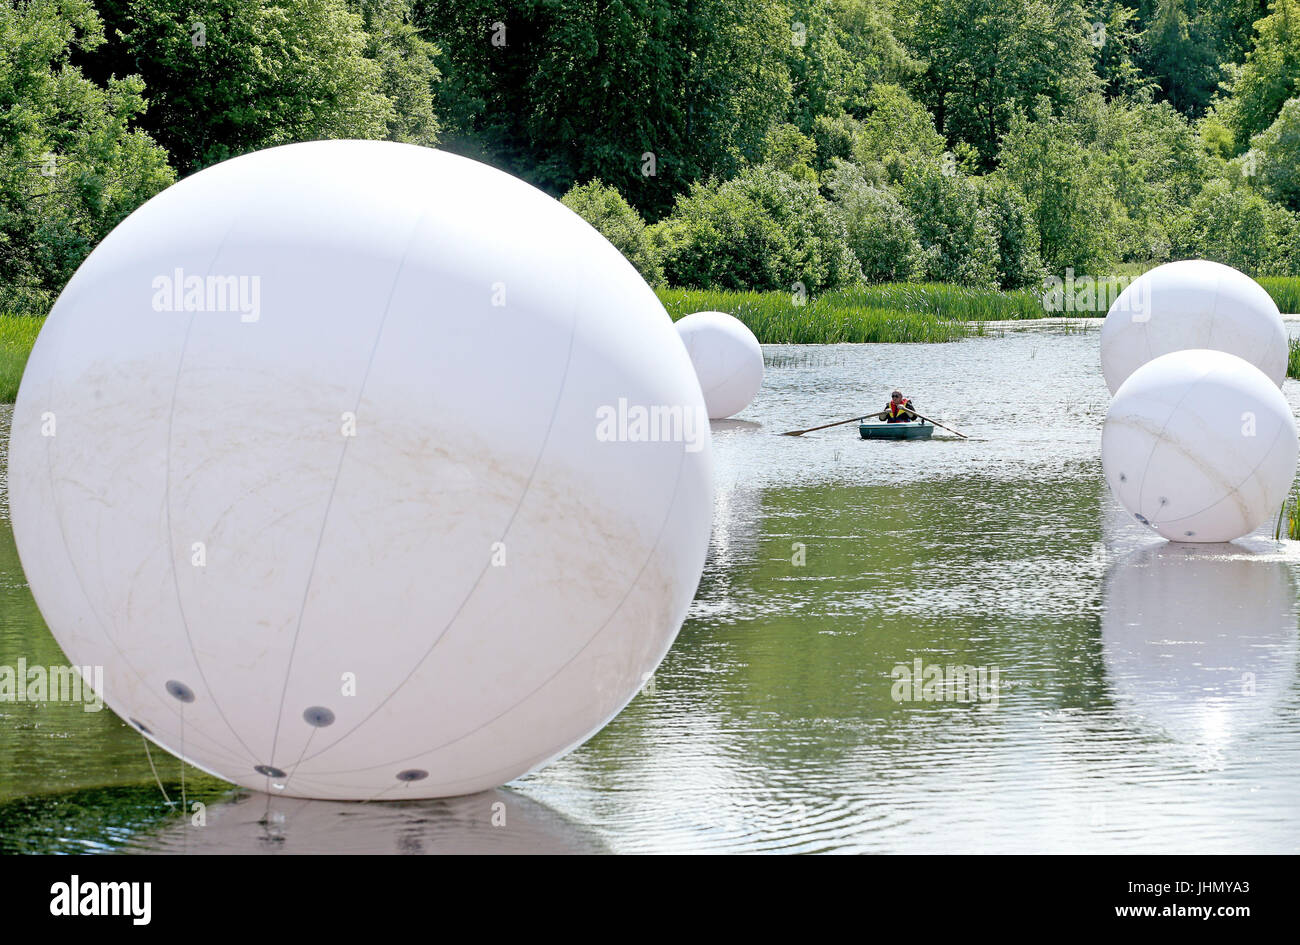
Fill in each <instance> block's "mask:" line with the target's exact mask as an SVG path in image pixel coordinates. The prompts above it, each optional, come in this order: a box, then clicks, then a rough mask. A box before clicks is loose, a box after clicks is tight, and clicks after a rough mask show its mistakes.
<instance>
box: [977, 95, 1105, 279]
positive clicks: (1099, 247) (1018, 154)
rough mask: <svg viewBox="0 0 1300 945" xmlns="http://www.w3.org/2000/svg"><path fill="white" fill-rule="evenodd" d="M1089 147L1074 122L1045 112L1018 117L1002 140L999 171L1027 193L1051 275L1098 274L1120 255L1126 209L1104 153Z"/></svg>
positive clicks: (1045, 261) (1022, 191)
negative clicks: (1070, 271) (1068, 272)
mask: <svg viewBox="0 0 1300 945" xmlns="http://www.w3.org/2000/svg"><path fill="white" fill-rule="evenodd" d="M1094 128H1095V126H1094ZM1089 144H1090V142H1088V141H1086V140H1084V139H1083V138H1082V136H1081V135H1080V134H1079V129H1078V128H1077V127H1076V126H1075V125H1074V124H1073V123H1072V122H1070V121H1068V120H1066V119H1063V118H1060V117H1057V116H1053V115H1050V114H1049V115H1046V116H1044V115H1042V114H1041V113H1040V114H1039V116H1038V117H1036V118H1035V119H1033V120H1030V119H1029V118H1027V117H1025V116H1024V115H1018V116H1016V118H1015V119H1014V120H1013V121H1012V124H1011V128H1010V129H1009V130H1008V132H1007V134H1006V137H1005V138H1004V139H1003V143H1002V151H1001V154H1000V157H999V163H1000V164H1001V169H1002V171H1003V172H1004V173H1005V174H1006V175H1007V178H1008V179H1009V180H1010V181H1012V182H1013V183H1014V184H1015V185H1016V186H1017V187H1018V188H1019V189H1020V191H1021V193H1023V194H1024V195H1025V199H1026V200H1027V201H1028V204H1029V209H1030V212H1031V214H1032V216H1033V220H1034V225H1035V226H1036V227H1037V228H1038V234H1039V239H1040V242H1041V247H1042V250H1041V252H1042V258H1043V262H1044V264H1045V265H1046V266H1047V267H1048V269H1049V271H1051V272H1053V273H1064V272H1065V270H1066V269H1067V268H1071V269H1074V270H1075V271H1076V272H1080V273H1097V272H1100V271H1102V270H1104V269H1105V268H1106V267H1107V266H1109V265H1111V264H1112V263H1113V262H1115V261H1116V259H1117V257H1118V255H1119V253H1118V250H1117V242H1118V231H1119V226H1120V221H1121V213H1122V211H1121V209H1120V207H1119V205H1118V202H1117V201H1116V199H1115V196H1114V184H1113V183H1112V181H1111V180H1110V179H1109V178H1108V177H1107V175H1106V173H1105V165H1104V162H1103V160H1102V155H1101V152H1100V151H1099V150H1097V149H1094V148H1092V147H1090V146H1089Z"/></svg>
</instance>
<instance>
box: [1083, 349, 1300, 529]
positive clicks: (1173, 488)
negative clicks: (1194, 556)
mask: <svg viewBox="0 0 1300 945" xmlns="http://www.w3.org/2000/svg"><path fill="white" fill-rule="evenodd" d="M1296 453H1297V443H1296V429H1295V421H1294V420H1293V419H1292V417H1291V408H1290V407H1289V406H1288V404H1287V402H1286V398H1285V397H1283V396H1282V392H1281V391H1279V390H1278V389H1277V387H1275V386H1274V385H1273V383H1272V382H1271V381H1269V379H1268V378H1267V377H1265V376H1264V375H1263V374H1262V373H1260V371H1259V370H1258V369H1256V368H1254V367H1251V366H1250V365H1249V364H1247V363H1246V362H1245V361H1243V360H1241V359H1240V358H1238V357H1234V356H1233V355H1230V354H1224V353H1223V352H1221V351H1175V352H1173V353H1172V354H1166V355H1163V356H1161V357H1159V358H1156V359H1155V360H1154V361H1151V362H1150V363H1148V364H1144V365H1143V366H1142V367H1140V368H1138V370H1136V371H1135V372H1133V375H1132V376H1131V377H1130V378H1129V379H1128V380H1127V381H1125V382H1124V385H1123V386H1122V387H1121V388H1120V389H1119V392H1118V393H1117V394H1116V395H1115V399H1114V400H1113V401H1112V402H1111V405H1110V409H1109V410H1108V411H1107V412H1106V424H1105V427H1104V428H1103V430H1102V435H1101V461H1102V467H1103V469H1104V471H1105V476H1106V482H1107V484H1108V485H1109V486H1110V488H1111V491H1112V492H1113V493H1114V494H1115V498H1117V499H1118V500H1119V502H1120V504H1121V505H1123V506H1124V508H1126V509H1128V510H1129V511H1130V512H1131V513H1133V515H1134V516H1135V517H1136V518H1137V519H1138V521H1140V522H1143V523H1144V524H1147V525H1149V526H1151V527H1152V528H1154V529H1155V530H1156V531H1157V532H1159V533H1160V534H1161V535H1163V536H1164V537H1165V538H1168V539H1170V540H1171V541H1191V542H1217V541H1232V540H1233V539H1234V538H1240V537H1241V536H1243V535H1247V534H1249V533H1250V532H1252V531H1254V530H1255V529H1256V528H1258V527H1259V526H1260V525H1261V524H1263V523H1264V522H1265V521H1267V520H1269V519H1270V518H1271V517H1272V516H1274V515H1276V514H1277V510H1278V508H1279V507H1280V506H1281V504H1282V501H1283V500H1284V499H1285V498H1286V494H1287V490H1288V489H1290V487H1291V482H1292V480H1293V479H1294V478H1295V471H1296Z"/></svg>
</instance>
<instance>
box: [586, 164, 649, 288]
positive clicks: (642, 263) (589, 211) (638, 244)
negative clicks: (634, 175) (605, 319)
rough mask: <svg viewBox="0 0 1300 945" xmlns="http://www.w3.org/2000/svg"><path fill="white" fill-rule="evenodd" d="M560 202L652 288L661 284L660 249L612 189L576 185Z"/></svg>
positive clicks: (601, 185)
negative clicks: (615, 250)
mask: <svg viewBox="0 0 1300 945" xmlns="http://www.w3.org/2000/svg"><path fill="white" fill-rule="evenodd" d="M562 203H563V204H564V205H565V206H566V207H568V208H569V209H570V210H572V211H573V212H574V213H576V214H578V216H580V217H582V218H583V219H584V220H586V221H587V222H588V223H590V224H591V225H592V226H594V227H595V228H596V229H597V230H599V231H600V235H601V236H603V237H605V239H607V240H609V241H610V242H611V243H613V244H614V246H615V247H616V248H617V249H618V251H619V252H620V253H622V254H623V255H624V256H625V257H626V258H627V261H628V262H630V263H631V264H632V265H633V266H635V267H636V269H637V272H639V273H641V276H642V278H644V279H645V281H646V282H648V283H650V284H651V285H659V284H660V283H661V282H663V279H664V272H663V267H662V266H661V265H660V262H659V250H658V248H657V247H656V246H655V245H654V242H653V241H652V240H651V238H650V234H649V232H648V231H647V230H646V225H645V221H644V220H642V219H641V215H640V214H639V213H637V212H636V210H635V209H633V207H632V205H631V204H629V203H628V202H627V201H626V200H624V199H623V196H622V195H621V194H620V193H619V192H618V191H617V190H615V189H614V188H613V187H609V186H607V185H605V184H602V183H601V182H600V181H598V180H593V181H591V182H590V183H587V184H580V185H576V186H574V187H573V189H571V190H570V191H569V192H568V193H567V194H565V195H564V197H563V200H562Z"/></svg>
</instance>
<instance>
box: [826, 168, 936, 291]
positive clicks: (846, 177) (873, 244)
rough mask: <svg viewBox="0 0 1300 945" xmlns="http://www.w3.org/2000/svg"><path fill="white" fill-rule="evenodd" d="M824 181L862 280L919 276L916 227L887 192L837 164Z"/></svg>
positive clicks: (873, 280) (903, 279) (875, 280)
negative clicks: (860, 271) (859, 267)
mask: <svg viewBox="0 0 1300 945" xmlns="http://www.w3.org/2000/svg"><path fill="white" fill-rule="evenodd" d="M825 183H826V187H827V189H828V190H829V191H830V192H831V194H832V195H833V197H834V200H833V201H832V203H831V206H832V207H833V208H834V210H835V214H836V216H838V217H839V219H840V221H841V222H842V223H843V225H844V230H845V233H846V234H847V236H848V243H849V248H850V249H851V250H853V255H854V256H856V257H857V260H858V265H859V266H861V267H862V277H863V278H864V279H865V280H866V281H867V282H905V281H907V280H909V279H912V278H914V277H916V276H918V275H920V271H921V261H922V257H923V252H922V250H921V241H920V239H919V238H918V237H917V234H916V223H915V221H914V220H913V219H912V215H911V214H910V213H909V212H908V211H907V208H906V207H904V206H903V205H902V204H901V203H900V202H899V200H898V198H897V197H896V196H894V194H893V192H892V191H890V190H889V189H888V188H885V187H876V186H874V185H873V184H871V183H870V182H868V181H867V180H866V178H865V177H863V175H862V172H861V171H860V170H859V169H858V168H857V167H855V166H854V165H852V164H849V163H847V162H845V161H839V160H837V161H836V162H835V165H834V167H833V168H832V170H831V171H830V172H829V173H828V174H827V175H826V182H825Z"/></svg>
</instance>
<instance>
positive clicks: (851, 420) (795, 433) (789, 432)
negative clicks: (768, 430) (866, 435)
mask: <svg viewBox="0 0 1300 945" xmlns="http://www.w3.org/2000/svg"><path fill="white" fill-rule="evenodd" d="M861 419H863V418H862V417H850V418H849V419H847V420H836V421H835V422H834V423H823V424H822V425H821V426H819V427H809V428H808V429H807V430H787V431H786V432H785V433H782V434H781V435H782V436H803V435H804V434H805V433H811V432H813V430H825V429H826V428H827V427H842V426H844V424H846V423H857V422H858V421H859V420H861Z"/></svg>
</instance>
